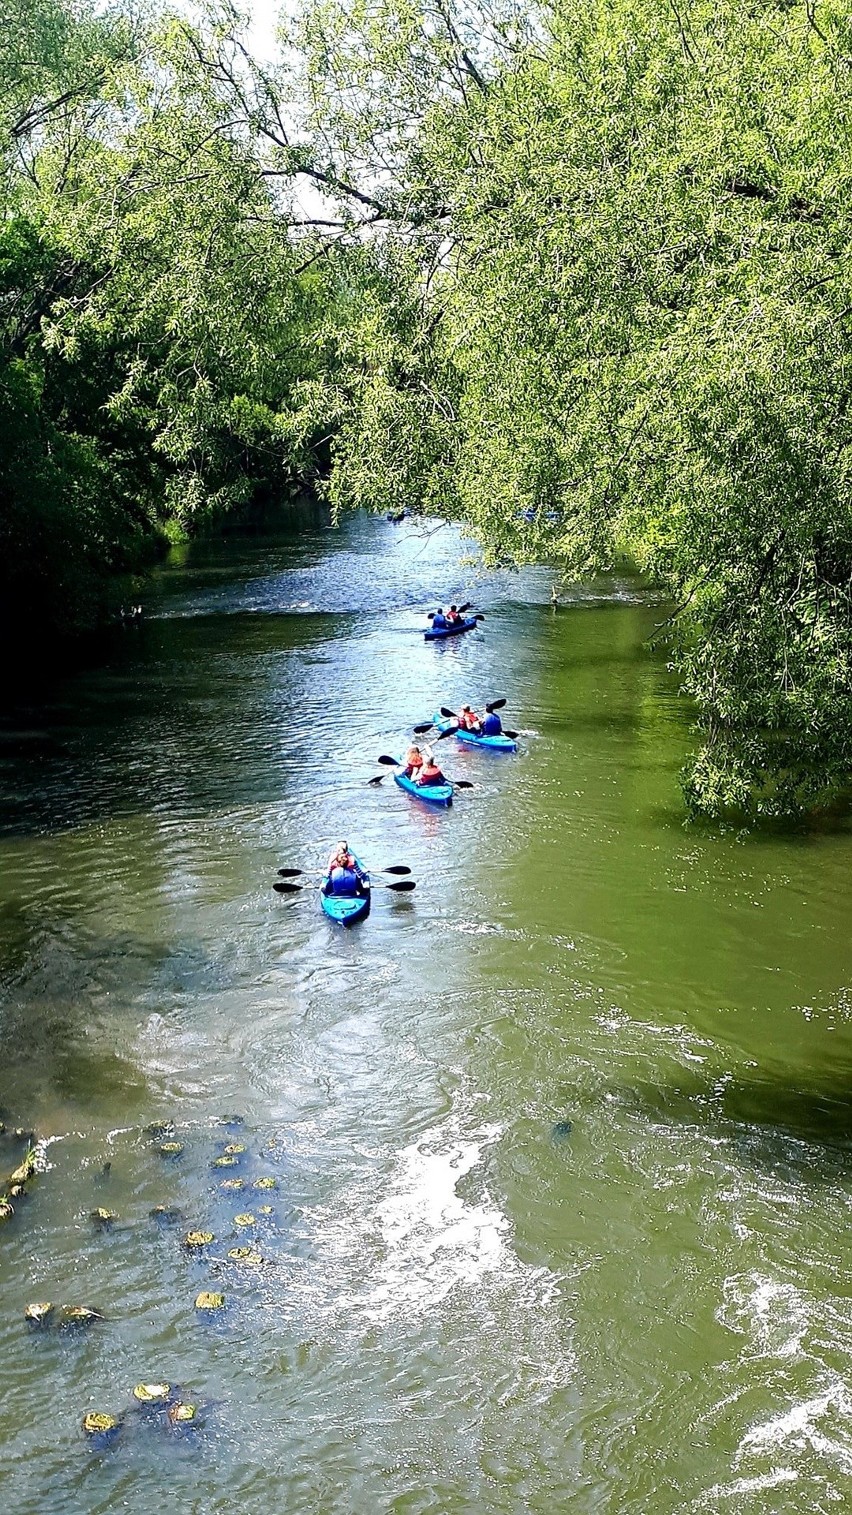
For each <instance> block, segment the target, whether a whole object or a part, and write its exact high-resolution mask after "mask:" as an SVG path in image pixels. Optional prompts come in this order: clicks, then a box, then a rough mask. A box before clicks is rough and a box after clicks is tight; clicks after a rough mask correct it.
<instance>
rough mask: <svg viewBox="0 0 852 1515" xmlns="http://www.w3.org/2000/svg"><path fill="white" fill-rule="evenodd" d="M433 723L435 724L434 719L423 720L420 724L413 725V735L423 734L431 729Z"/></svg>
mask: <svg viewBox="0 0 852 1515" xmlns="http://www.w3.org/2000/svg"><path fill="white" fill-rule="evenodd" d="M434 724H435V722H434V721H424V722H423V725H422V726H415V727H413V731H414V735H415V736H423V735H424V734H425V733H426V732H427V731H431V730H432V727H433V726H434Z"/></svg>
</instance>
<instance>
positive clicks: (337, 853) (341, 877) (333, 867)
mask: <svg viewBox="0 0 852 1515" xmlns="http://www.w3.org/2000/svg"><path fill="white" fill-rule="evenodd" d="M363 877H364V872H363V869H362V868H360V867H359V865H358V860H357V858H356V857H355V855H354V853H352V852H350V851H349V843H348V842H340V843H339V845H338V846H337V847H336V848H335V850H334V852H332V854H331V857H330V858H329V860H328V892H329V894H340V895H349V896H351V895H353V894H361V893H362V880H363Z"/></svg>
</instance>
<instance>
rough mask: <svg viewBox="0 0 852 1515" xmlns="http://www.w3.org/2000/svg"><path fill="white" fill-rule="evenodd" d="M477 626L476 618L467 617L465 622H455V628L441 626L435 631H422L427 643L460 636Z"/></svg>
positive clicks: (473, 616)
mask: <svg viewBox="0 0 852 1515" xmlns="http://www.w3.org/2000/svg"><path fill="white" fill-rule="evenodd" d="M478 625H479V622H478V621H477V619H476V616H475V615H472V616H468V618H467V620H466V621H457V622H456V624H455V626H441V627H439V629H438V630H437V631H435V630H434V628H433V629H432V630H430V631H424V633H423V635H424V637H425V638H426V641H427V642H440V641H443V639H444V637H457V636H461V633H462V632H463V631H473V629H474V627H475V626H478Z"/></svg>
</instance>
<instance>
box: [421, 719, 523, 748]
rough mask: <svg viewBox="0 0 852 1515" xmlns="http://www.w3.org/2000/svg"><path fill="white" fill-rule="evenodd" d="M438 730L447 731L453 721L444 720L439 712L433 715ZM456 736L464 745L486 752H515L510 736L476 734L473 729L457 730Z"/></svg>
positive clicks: (516, 745)
mask: <svg viewBox="0 0 852 1515" xmlns="http://www.w3.org/2000/svg"><path fill="white" fill-rule="evenodd" d="M433 722H434V725H436V726H437V728H438V730H439V731H449V730H450V729H451V727H452V726H454V725H455V722H454V721H446V720H444V717H443V716H442V715H440V714H438V715H436V716H434V717H433ZM456 737H457V739H458V740H459V741H460V742H463V743H464V745H465V747H482V748H484V749H485V751H486V752H517V750H518V744H517V742H515V741H513V740H512V738H511V737H510V736H502V735H501V736H478V735H477V733H476V732H475V731H457V732H456Z"/></svg>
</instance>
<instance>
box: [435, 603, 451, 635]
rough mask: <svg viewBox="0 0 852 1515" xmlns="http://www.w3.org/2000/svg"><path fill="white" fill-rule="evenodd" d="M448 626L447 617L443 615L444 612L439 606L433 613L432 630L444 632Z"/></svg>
mask: <svg viewBox="0 0 852 1515" xmlns="http://www.w3.org/2000/svg"><path fill="white" fill-rule="evenodd" d="M448 624H449V622H448V621H447V617H446V616H445V615H444V612H443V610H442V609H441V607H440V605H439V606H438V609H437V610H436V611H435V614H434V615H433V617H432V630H433V631H446V629H447V626H448Z"/></svg>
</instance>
